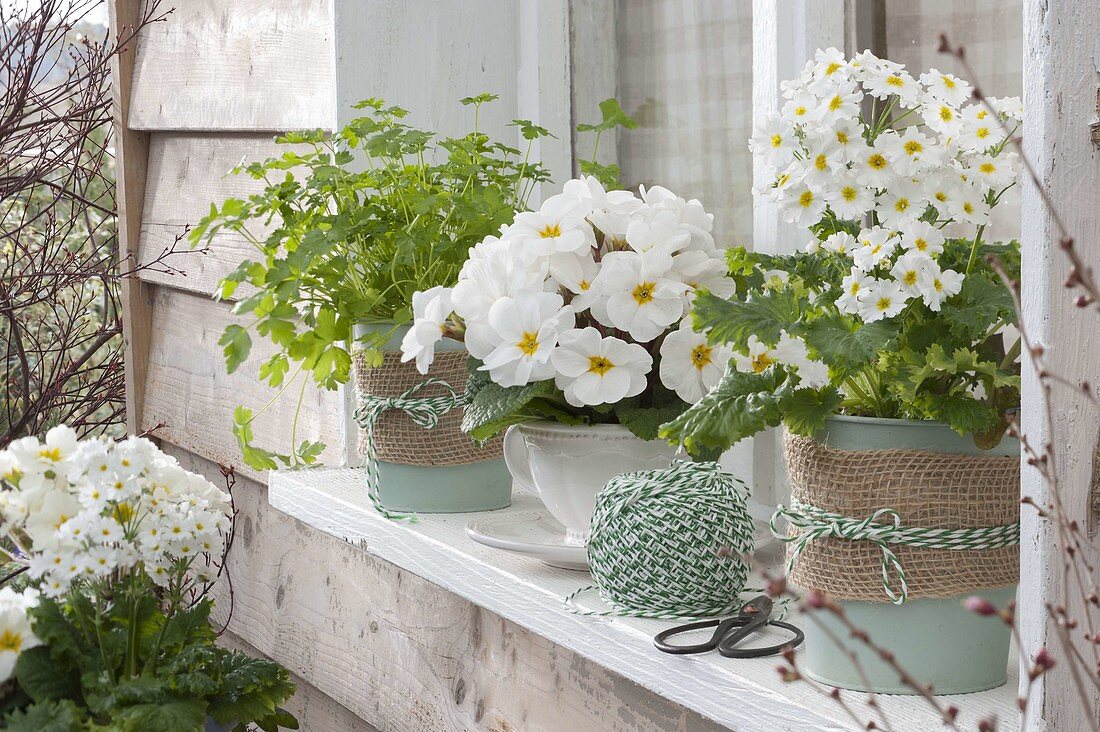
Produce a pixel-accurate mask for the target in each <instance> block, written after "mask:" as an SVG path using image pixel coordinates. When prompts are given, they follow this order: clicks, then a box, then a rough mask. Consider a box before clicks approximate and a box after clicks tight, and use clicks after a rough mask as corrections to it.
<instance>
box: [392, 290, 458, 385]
mask: <svg viewBox="0 0 1100 732" xmlns="http://www.w3.org/2000/svg"><path fill="white" fill-rule="evenodd" d="M452 294H453V293H452V290H451V289H450V288H448V287H442V286H436V287H433V288H431V289H430V290H425V291H424V292H414V293H413V298H412V306H413V324H412V326H411V327H410V328H409V330H408V332H407V333H405V337H404V338H402V339H401V361H402V362H405V361H411V360H413V359H415V360H416V370H417V371H419V372H420V373H422V374H426V373H428V369H429V368H430V367H431V365H432V361H433V360H435V346H436V344H437V343H439V341H441V340H443V334H444V332H445V329H446V324H447V318H449V317H450V316H451V312H452V311H453V310H454V306H453V304H452V301H451V298H452Z"/></svg>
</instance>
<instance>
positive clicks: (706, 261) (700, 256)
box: [671, 249, 735, 307]
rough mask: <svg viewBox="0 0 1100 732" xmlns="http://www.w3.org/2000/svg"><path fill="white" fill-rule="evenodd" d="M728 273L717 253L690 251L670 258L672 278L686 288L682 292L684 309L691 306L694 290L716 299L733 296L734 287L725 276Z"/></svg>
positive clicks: (732, 282) (722, 259)
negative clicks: (686, 287)
mask: <svg viewBox="0 0 1100 732" xmlns="http://www.w3.org/2000/svg"><path fill="white" fill-rule="evenodd" d="M728 271H729V270H728V267H727V265H726V258H725V256H723V255H722V254H719V253H718V252H713V253H708V252H701V251H699V250H697V249H691V250H688V251H686V252H680V253H679V254H676V255H674V256H673V257H672V273H671V276H672V278H673V279H676V280H679V281H681V282H683V283H684V284H685V285H687V286H688V289H687V291H686V292H684V297H685V298H686V301H685V306H686V307H690V306H691V302H692V301H693V300H694V299H695V292H696V290H700V289H703V290H707V291H708V292H710V293H711V294H714V295H717V296H718V297H727V298H728V297H730V296H731V295H733V292H734V289H735V285H734V281H733V280H732V279H730V278H729V277H728V276H727V274H728Z"/></svg>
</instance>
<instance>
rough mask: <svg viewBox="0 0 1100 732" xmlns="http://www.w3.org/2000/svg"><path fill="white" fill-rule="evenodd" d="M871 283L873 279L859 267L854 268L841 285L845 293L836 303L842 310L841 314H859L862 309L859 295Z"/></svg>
mask: <svg viewBox="0 0 1100 732" xmlns="http://www.w3.org/2000/svg"><path fill="white" fill-rule="evenodd" d="M871 282H872V280H871V278H870V277H869V276H868V275H867V274H866V273H865V272H863V271H861V270H860V269H859V267H852V271H851V272H850V273H849V274H848V276H847V277H845V278H844V281H843V282H842V283H841V285H840V286H841V289H842V290H843V292H842V294H841V296H840V297H839V298H837V301H836V306H837V307H838V308H839V309H840V312H842V313H848V314H850V315H855V314H856V313H858V312H859V309H860V302H859V294H860V293H861V292H863V289H864V288H865V287H867V286H868V285H869V284H870V283H871Z"/></svg>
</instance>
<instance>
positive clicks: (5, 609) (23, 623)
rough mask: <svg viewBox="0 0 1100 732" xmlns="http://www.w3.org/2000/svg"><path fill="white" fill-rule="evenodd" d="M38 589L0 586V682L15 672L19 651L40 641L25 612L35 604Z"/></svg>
mask: <svg viewBox="0 0 1100 732" xmlns="http://www.w3.org/2000/svg"><path fill="white" fill-rule="evenodd" d="M38 598H39V593H38V590H36V589H33V588H27V589H25V590H23V591H22V592H16V591H15V590H13V589H12V588H10V587H4V588H2V589H0V684H2V683H4V682H5V681H7V680H8V679H10V678H11V677H12V674H13V673H15V662H16V661H18V660H19V656H20V654H22V653H23V651H26V650H29V649H31V648H34V647H35V646H40V645H42V640H41V639H40V638H39V637H38V636H36V635H35V634H34V630H33V629H32V627H31V619H30V617H29V615H28V612H29V611H30V610H31V609H32V608H34V607H37V605H38Z"/></svg>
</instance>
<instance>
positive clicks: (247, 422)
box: [233, 407, 279, 470]
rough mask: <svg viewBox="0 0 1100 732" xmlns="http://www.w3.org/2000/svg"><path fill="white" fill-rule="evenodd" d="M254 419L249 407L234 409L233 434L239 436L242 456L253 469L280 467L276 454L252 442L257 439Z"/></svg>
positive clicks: (238, 445)
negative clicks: (253, 430)
mask: <svg viewBox="0 0 1100 732" xmlns="http://www.w3.org/2000/svg"><path fill="white" fill-rule="evenodd" d="M252 420H253V416H252V410H251V409H249V408H248V407H237V408H236V409H235V410H233V436H234V437H236V438H237V447H238V448H240V451H241V458H242V459H243V460H244V461H245V463H246V464H248V465H249V466H250V467H251V468H252V469H253V470H275V469H276V468H278V467H279V464H278V463H277V462H275V458H276V454H275V453H272V452H269V451H267V450H264V449H262V448H259V447H256V446H255V445H253V444H252V441H253V440H254V439H255V435H254V434H253V432H252Z"/></svg>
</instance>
